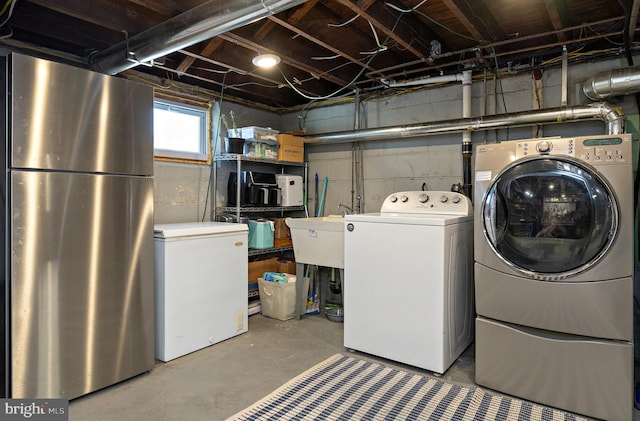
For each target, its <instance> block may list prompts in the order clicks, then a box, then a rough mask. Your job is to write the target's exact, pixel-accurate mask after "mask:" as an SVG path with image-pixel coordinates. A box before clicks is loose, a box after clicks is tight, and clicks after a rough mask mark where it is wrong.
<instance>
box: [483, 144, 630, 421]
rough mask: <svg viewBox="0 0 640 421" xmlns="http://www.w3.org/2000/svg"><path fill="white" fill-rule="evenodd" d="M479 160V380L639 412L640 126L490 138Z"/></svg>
mask: <svg viewBox="0 0 640 421" xmlns="http://www.w3.org/2000/svg"><path fill="white" fill-rule="evenodd" d="M475 157H476V160H475V185H474V186H475V191H474V198H475V202H474V203H475V205H476V206H475V224H474V246H475V249H474V254H475V256H474V257H475V265H474V271H475V292H476V311H477V314H478V317H477V319H476V382H477V383H478V384H480V385H484V386H487V387H490V388H493V389H496V390H500V391H502V392H505V393H509V394H512V395H516V396H520V397H523V398H526V399H529V400H532V401H536V402H540V403H543V404H547V405H551V406H555V407H558V408H562V409H566V410H569V411H573V412H577V413H580V414H584V415H588V416H592V417H596V418H602V419H607V420H617V419H621V420H623V419H624V420H629V419H631V414H632V404H633V281H632V275H633V228H634V224H633V176H632V149H631V135H628V134H624V135H615V136H585V137H574V138H544V139H530V140H521V141H508V142H502V143H496V144H485V145H478V146H477V147H476V150H475Z"/></svg>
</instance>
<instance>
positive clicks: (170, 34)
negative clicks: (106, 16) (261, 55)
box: [87, 0, 307, 75]
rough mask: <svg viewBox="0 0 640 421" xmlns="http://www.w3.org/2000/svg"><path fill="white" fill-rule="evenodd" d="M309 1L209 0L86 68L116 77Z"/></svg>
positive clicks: (95, 57)
mask: <svg viewBox="0 0 640 421" xmlns="http://www.w3.org/2000/svg"><path fill="white" fill-rule="evenodd" d="M306 1H307V0H261V1H256V0H210V1H208V2H206V3H203V4H201V5H200V6H197V7H194V8H193V9H191V10H188V11H186V12H184V13H181V14H180V15H178V16H175V17H173V18H171V19H169V20H167V21H166V22H163V23H162V24H160V25H157V26H154V27H152V28H150V29H147V30H146V31H143V32H141V33H139V34H137V35H135V36H133V37H131V38H129V39H127V40H125V41H123V42H121V43H119V44H116V45H114V46H112V47H109V48H107V49H106V50H103V51H97V52H93V53H91V54H90V55H89V56H88V57H87V64H88V65H89V67H91V68H92V69H93V70H95V71H98V72H101V73H106V74H110V75H115V74H117V73H120V72H123V71H125V70H127V69H131V68H132V67H135V66H137V65H139V64H143V63H149V62H151V61H152V60H155V59H157V58H159V57H163V56H165V55H167V54H170V53H172V52H174V51H177V50H180V49H183V48H187V47H189V46H191V45H193V44H196V43H198V42H202V41H205V40H207V39H209V38H212V37H214V36H216V35H220V34H222V33H224V32H228V31H231V30H233V29H236V28H239V27H241V26H244V25H247V24H249V23H252V22H255V21H256V20H259V19H262V18H264V17H266V16H269V15H273V14H276V13H278V12H281V11H283V10H286V9H289V8H291V7H293V6H297V5H299V4H302V3H305V2H306ZM256 53H258V51H256Z"/></svg>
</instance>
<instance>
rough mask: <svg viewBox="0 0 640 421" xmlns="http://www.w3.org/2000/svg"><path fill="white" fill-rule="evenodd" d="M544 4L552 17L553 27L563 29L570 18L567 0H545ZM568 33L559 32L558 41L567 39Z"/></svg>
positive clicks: (550, 17)
mask: <svg viewBox="0 0 640 421" xmlns="http://www.w3.org/2000/svg"><path fill="white" fill-rule="evenodd" d="M544 5H545V6H546V8H547V13H548V14H549V19H551V24H552V25H553V29H556V30H558V29H562V28H564V27H565V26H567V25H565V24H566V23H567V22H568V21H569V19H568V8H567V2H566V0H544ZM566 40H567V35H566V34H565V33H564V32H559V33H558V41H566Z"/></svg>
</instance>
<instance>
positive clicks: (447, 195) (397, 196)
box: [380, 191, 473, 216]
mask: <svg viewBox="0 0 640 421" xmlns="http://www.w3.org/2000/svg"><path fill="white" fill-rule="evenodd" d="M472 209H473V208H472V205H471V200H469V198H468V197H466V196H465V195H463V194H462V193H456V192H450V191H404V192H398V193H392V194H390V195H389V196H388V197H387V198H386V199H385V200H384V202H383V203H382V207H381V208H380V212H381V213H423V214H424V213H429V214H446V215H466V216H468V215H472V214H473V210H472Z"/></svg>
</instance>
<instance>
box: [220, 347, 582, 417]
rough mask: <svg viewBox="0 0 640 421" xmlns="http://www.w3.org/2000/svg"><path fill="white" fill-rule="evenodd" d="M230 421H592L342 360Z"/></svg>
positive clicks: (325, 363)
mask: <svg viewBox="0 0 640 421" xmlns="http://www.w3.org/2000/svg"><path fill="white" fill-rule="evenodd" d="M228 420H323V421H324V420H394V421H395V420H438V421H440V420H456V421H457V420H483V421H484V420H514V421H521V420H549V421H559V420H587V418H583V417H580V416H577V415H574V414H570V413H566V412H563V411H560V410H557V409H553V408H548V407H544V406H541V405H537V404H534V403H531V402H525V401H521V400H519V399H515V398H510V397H506V396H501V395H497V394H494V393H490V392H488V391H485V390H483V389H481V388H478V387H474V386H460V385H456V384H451V383H446V382H443V381H441V380H438V379H434V378H430V377H424V376H420V375H415V374H410V373H407V372H404V371H399V370H396V369H393V368H389V367H385V366H383V365H380V364H376V363H371V362H368V361H363V360H360V359H356V358H351V357H346V356H344V355H341V354H336V355H334V356H333V357H331V358H329V359H327V360H325V361H323V362H321V363H320V364H318V365H316V366H315V367H313V368H311V369H309V370H307V371H305V372H304V373H302V374H301V375H299V376H298V377H296V378H294V379H293V380H291V381H289V382H288V383H286V384H285V385H283V386H281V387H280V388H279V389H278V390H276V391H274V392H273V393H271V394H270V395H269V396H267V397H265V398H263V399H262V400H260V401H259V402H257V403H255V404H253V405H252V406H250V407H249V408H247V409H245V410H243V411H241V412H239V413H237V414H236V415H234V416H232V417H231V418H229V419H228Z"/></svg>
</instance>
